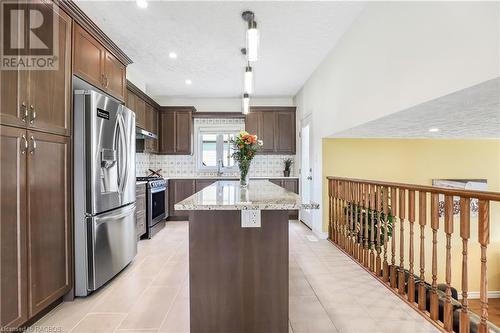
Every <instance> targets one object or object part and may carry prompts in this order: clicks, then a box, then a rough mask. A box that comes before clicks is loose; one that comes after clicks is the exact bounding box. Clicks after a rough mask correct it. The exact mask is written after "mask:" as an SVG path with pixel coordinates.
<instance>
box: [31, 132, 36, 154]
mask: <svg viewBox="0 0 500 333" xmlns="http://www.w3.org/2000/svg"><path fill="white" fill-rule="evenodd" d="M30 141H31V142H32V143H33V145H32V147H33V148H32V149H31V150H30V154H31V155H33V154H34V153H35V150H36V140H35V138H34V137H33V135H32V136H31V137H30Z"/></svg>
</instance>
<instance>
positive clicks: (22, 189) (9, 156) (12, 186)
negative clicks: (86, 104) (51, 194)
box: [0, 126, 28, 330]
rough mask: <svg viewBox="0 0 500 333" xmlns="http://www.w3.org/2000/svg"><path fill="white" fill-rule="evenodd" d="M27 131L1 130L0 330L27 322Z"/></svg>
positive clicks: (12, 128) (17, 129) (4, 127)
mask: <svg viewBox="0 0 500 333" xmlns="http://www.w3.org/2000/svg"><path fill="white" fill-rule="evenodd" d="M23 136H24V138H25V137H26V130H23V129H20V128H15V127H8V126H0V159H1V165H2V167H1V168H0V177H1V178H0V200H1V204H0V205H1V207H0V219H1V223H0V266H1V269H0V302H1V304H0V330H3V329H5V328H13V327H18V326H19V325H21V324H23V323H24V322H25V321H26V320H27V319H28V303H27V302H28V291H27V276H28V267H27V266H28V264H27V249H28V248H27V245H26V238H27V237H26V229H27V227H26V213H27V211H26V207H27V205H26V177H25V175H26V148H25V146H24V144H25V140H24V138H23Z"/></svg>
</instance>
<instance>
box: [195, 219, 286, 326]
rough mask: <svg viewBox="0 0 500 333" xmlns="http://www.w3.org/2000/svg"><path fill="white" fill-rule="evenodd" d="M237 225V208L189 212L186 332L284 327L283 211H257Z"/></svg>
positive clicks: (284, 238)
mask: <svg viewBox="0 0 500 333" xmlns="http://www.w3.org/2000/svg"><path fill="white" fill-rule="evenodd" d="M261 213H262V215H261V223H262V225H261V227H260V228H242V227H241V212H240V211H237V210H199V211H191V212H190V223H189V288H190V289H189V290H190V319H191V333H235V332H238V333H262V332H266V333H267V332H269V333H274V332H276V333H281V332H283V333H286V332H288V211H286V210H263V211H261Z"/></svg>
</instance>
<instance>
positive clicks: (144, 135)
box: [135, 127, 158, 140]
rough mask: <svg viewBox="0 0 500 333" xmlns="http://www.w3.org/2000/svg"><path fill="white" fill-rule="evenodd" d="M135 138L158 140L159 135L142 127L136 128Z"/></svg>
mask: <svg viewBox="0 0 500 333" xmlns="http://www.w3.org/2000/svg"><path fill="white" fill-rule="evenodd" d="M135 138H136V139H148V140H158V135H156V134H154V133H151V132H148V131H146V130H143V129H142V128H140V127H136V128H135Z"/></svg>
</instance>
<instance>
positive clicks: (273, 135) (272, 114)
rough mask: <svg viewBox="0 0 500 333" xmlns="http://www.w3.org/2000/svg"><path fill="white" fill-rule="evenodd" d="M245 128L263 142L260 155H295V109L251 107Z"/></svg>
mask: <svg viewBox="0 0 500 333" xmlns="http://www.w3.org/2000/svg"><path fill="white" fill-rule="evenodd" d="M245 128H246V130H247V132H249V133H251V134H257V136H258V137H259V139H261V140H262V141H263V142H264V144H263V146H262V149H261V150H260V152H259V153H260V154H295V150H296V148H295V137H296V136H295V135H296V134H295V131H296V129H295V107H252V108H250V112H249V113H248V114H247V115H246V117H245Z"/></svg>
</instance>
